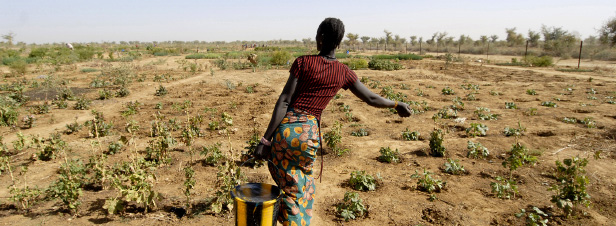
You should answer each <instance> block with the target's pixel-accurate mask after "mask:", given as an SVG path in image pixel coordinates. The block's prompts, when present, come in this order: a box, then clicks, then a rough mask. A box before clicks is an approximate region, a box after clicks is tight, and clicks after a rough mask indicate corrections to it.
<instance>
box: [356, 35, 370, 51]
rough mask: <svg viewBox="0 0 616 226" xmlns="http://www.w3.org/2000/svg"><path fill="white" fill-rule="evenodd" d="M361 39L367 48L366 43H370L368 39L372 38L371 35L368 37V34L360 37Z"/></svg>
mask: <svg viewBox="0 0 616 226" xmlns="http://www.w3.org/2000/svg"><path fill="white" fill-rule="evenodd" d="M359 39H361V42H362V44H364V48H365V47H366V43H368V40H370V37H368V36H361V38H359Z"/></svg>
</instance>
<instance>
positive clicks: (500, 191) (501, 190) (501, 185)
mask: <svg viewBox="0 0 616 226" xmlns="http://www.w3.org/2000/svg"><path fill="white" fill-rule="evenodd" d="M490 187H492V193H493V194H494V195H496V197H498V198H499V199H512V198H515V194H518V185H517V183H516V182H515V181H514V180H507V179H503V178H502V177H496V182H492V183H490Z"/></svg>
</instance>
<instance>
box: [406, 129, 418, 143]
mask: <svg viewBox="0 0 616 226" xmlns="http://www.w3.org/2000/svg"><path fill="white" fill-rule="evenodd" d="M419 136H420V134H419V132H417V131H412V132H411V131H410V130H409V128H406V130H404V131H402V139H403V140H408V141H411V140H419Z"/></svg>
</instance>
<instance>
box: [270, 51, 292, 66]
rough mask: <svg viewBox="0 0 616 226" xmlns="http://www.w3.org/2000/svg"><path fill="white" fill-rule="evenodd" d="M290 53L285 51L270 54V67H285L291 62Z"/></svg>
mask: <svg viewBox="0 0 616 226" xmlns="http://www.w3.org/2000/svg"><path fill="white" fill-rule="evenodd" d="M291 57H292V56H291V53H289V52H287V51H276V52H274V54H272V58H271V60H270V63H271V64H272V65H285V64H287V63H288V62H289V61H290V60H291Z"/></svg>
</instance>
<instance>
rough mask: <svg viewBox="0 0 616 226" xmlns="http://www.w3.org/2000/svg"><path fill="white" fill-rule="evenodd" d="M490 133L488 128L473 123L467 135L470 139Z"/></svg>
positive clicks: (467, 130) (467, 129)
mask: <svg viewBox="0 0 616 226" xmlns="http://www.w3.org/2000/svg"><path fill="white" fill-rule="evenodd" d="M487 132H488V126H486V125H484V124H481V123H474V122H472V123H471V126H470V127H468V128H466V135H467V136H469V137H476V136H480V137H483V136H486V133H487Z"/></svg>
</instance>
